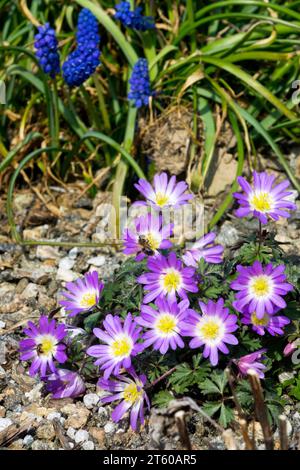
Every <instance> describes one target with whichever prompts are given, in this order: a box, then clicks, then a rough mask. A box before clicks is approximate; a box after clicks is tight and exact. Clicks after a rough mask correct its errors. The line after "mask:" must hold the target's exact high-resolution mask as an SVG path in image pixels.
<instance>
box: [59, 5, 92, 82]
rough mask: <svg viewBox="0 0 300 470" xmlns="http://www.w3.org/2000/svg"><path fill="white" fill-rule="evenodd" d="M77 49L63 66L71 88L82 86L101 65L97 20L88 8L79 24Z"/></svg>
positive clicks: (81, 13)
mask: <svg viewBox="0 0 300 470" xmlns="http://www.w3.org/2000/svg"><path fill="white" fill-rule="evenodd" d="M76 38H77V48H76V49H75V51H73V52H71V54H70V55H69V56H68V57H67V59H66V61H65V62H64V64H63V66H62V72H63V78H64V80H65V82H66V83H67V85H68V86H69V87H75V86H80V85H82V84H83V83H84V82H85V81H86V80H87V79H88V78H89V77H90V76H91V75H93V73H94V72H95V71H96V69H97V67H98V66H99V65H100V55H101V53H100V50H99V43H100V36H99V32H98V21H97V18H96V17H95V16H94V15H93V14H92V13H91V12H90V11H89V10H88V9H86V8H84V9H83V10H81V12H80V13H79V16H78V24H77V33H76Z"/></svg>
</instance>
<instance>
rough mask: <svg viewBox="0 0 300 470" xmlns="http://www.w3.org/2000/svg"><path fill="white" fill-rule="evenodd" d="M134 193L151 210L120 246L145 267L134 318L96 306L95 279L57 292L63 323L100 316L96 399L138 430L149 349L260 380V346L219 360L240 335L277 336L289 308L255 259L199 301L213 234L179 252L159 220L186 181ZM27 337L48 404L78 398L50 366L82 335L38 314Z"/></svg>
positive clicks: (215, 253)
mask: <svg viewBox="0 0 300 470" xmlns="http://www.w3.org/2000/svg"><path fill="white" fill-rule="evenodd" d="M255 178H256V179H257V175H256V177H255ZM263 181H264V182H265V184H266V185H268V187H269V188H271V186H272V184H273V178H272V177H269V176H268V175H265V176H263ZM243 184H244V183H243ZM247 184H248V183H247ZM244 187H245V184H244ZM249 187H250V186H249ZM278 187H279V188H282V186H281V185H279V186H277V187H273V188H272V191H273V192H272V194H273V197H275V196H274V195H275V194H279V193H280V191H281V190H280V189H279V190H278ZM136 188H137V189H138V190H139V191H140V193H141V194H142V195H143V196H144V197H145V199H146V201H138V202H137V203H136V205H137V206H143V208H144V209H145V210H146V211H147V213H146V215H142V216H138V217H137V218H136V220H135V221H134V229H126V230H125V231H124V234H123V241H124V253H125V254H128V255H134V256H135V261H136V262H140V261H142V260H144V261H143V262H142V263H141V264H139V265H137V266H141V267H142V270H141V271H139V276H138V277H137V279H136V283H137V284H136V286H135V287H137V286H142V287H143V289H141V288H140V295H141V298H140V300H141V301H140V303H139V307H138V310H139V312H136V311H134V310H132V312H133V313H129V312H127V309H126V311H125V312H124V311H123V310H122V309H118V314H111V313H107V314H106V313H104V312H103V311H102V307H101V304H102V301H103V297H104V299H105V295H104V294H103V292H102V291H103V290H104V289H105V286H104V284H103V283H102V282H100V281H99V278H98V274H97V273H96V272H91V273H87V274H86V275H85V277H84V279H78V280H77V281H76V282H73V283H72V282H71V283H67V284H66V290H65V291H64V292H63V293H62V295H63V297H64V299H62V300H60V304H61V305H62V306H63V307H64V308H65V310H66V311H67V313H68V314H69V317H73V316H75V315H78V314H81V313H85V314H86V315H88V314H89V313H91V312H93V311H95V309H97V312H98V313H99V316H98V318H99V320H98V321H99V326H97V327H95V328H93V335H94V340H93V342H90V343H89V347H88V348H87V350H86V354H87V357H88V358H89V359H90V358H94V359H90V360H91V361H94V365H95V366H96V367H97V371H98V372H99V373H100V378H99V380H98V386H99V387H101V388H102V389H103V390H105V391H107V392H108V395H107V396H105V397H104V398H102V402H103V403H111V402H114V401H118V404H117V406H116V408H115V409H114V410H113V412H112V419H113V420H115V421H119V420H120V419H121V418H122V417H123V416H124V414H125V413H127V412H129V411H130V424H131V427H132V428H133V429H134V430H136V429H137V427H138V422H140V423H144V408H145V406H146V407H147V408H148V409H149V407H150V404H149V399H148V396H147V393H146V389H147V387H149V386H147V385H146V376H145V375H144V374H141V375H139V374H138V373H137V372H136V370H140V368H141V367H143V358H144V357H146V356H147V350H149V349H150V351H152V350H154V351H156V353H159V354H161V355H163V356H164V355H166V354H168V353H170V352H171V351H176V350H178V351H177V352H179V351H180V350H182V349H183V348H189V349H190V350H196V351H199V352H201V353H202V357H203V358H204V359H208V360H209V362H210V364H211V366H213V367H214V366H217V365H218V364H219V363H220V362H221V360H223V361H224V360H225V361H226V362H227V363H228V362H229V365H231V366H232V367H234V368H235V369H237V371H238V372H237V377H240V376H246V375H247V373H248V371H249V370H250V369H252V370H254V371H255V372H256V373H257V374H258V376H259V377H261V378H263V377H264V373H265V372H266V369H267V368H266V365H265V364H264V363H263V362H262V361H264V360H265V359H266V356H265V353H266V352H267V349H266V348H261V349H258V350H257V351H254V352H253V349H250V353H249V354H246V355H242V356H241V357H239V356H240V354H236V355H235V356H233V357H232V356H231V359H230V358H229V360H226V359H225V357H224V356H226V355H227V356H228V355H229V354H230V352H231V351H235V350H236V349H235V348H237V346H238V344H239V343H240V341H241V338H242V336H243V334H244V332H245V330H247V331H249V332H252V333H251V334H252V335H253V332H254V334H258V335H259V336H264V335H266V333H269V334H270V335H271V336H276V335H283V334H284V328H285V326H286V325H288V324H289V322H290V320H289V318H288V317H286V316H285V315H282V314H281V310H282V309H284V308H285V307H286V300H285V296H286V295H287V294H288V293H289V292H291V291H292V289H293V286H292V285H291V284H290V283H289V282H288V281H287V277H286V273H285V266H284V265H283V264H276V265H275V264H274V263H268V264H265V265H264V264H262V263H261V262H260V261H258V260H256V261H254V262H253V264H252V265H250V266H242V265H237V267H236V270H235V271H232V272H231V275H232V276H233V277H232V278H233V280H232V278H231V282H228V286H229V285H230V287H228V290H227V291H226V292H227V293H225V295H224V296H223V297H224V298H223V297H222V296H219V297H217V296H215V297H214V300H212V299H207V298H204V297H203V296H202V292H203V291H202V288H201V286H202V284H203V282H204V274H203V271H202V270H201V269H202V267H203V263H204V264H205V263H206V264H205V266H206V268H207V269H208V270H209V269H210V268H211V267H212V266H213V265H220V264H221V263H222V261H223V260H222V257H223V251H224V249H223V247H222V246H221V245H218V244H215V242H216V234H215V233H207V234H206V235H204V236H203V237H201V238H200V239H198V240H196V242H195V243H194V244H193V246H192V247H191V248H189V249H186V250H185V251H184V252H183V253H181V251H180V250H176V251H175V249H174V248H173V243H172V241H171V239H170V238H171V236H172V234H173V230H174V225H173V224H171V223H167V224H165V223H164V210H166V209H170V208H171V209H173V210H174V208H177V209H178V208H180V207H181V206H182V205H185V204H188V203H189V201H190V200H191V198H192V195H191V194H188V192H187V189H188V187H187V184H186V183H184V182H177V181H176V178H175V177H174V176H172V177H171V178H168V176H167V174H166V173H161V174H157V175H155V176H154V182H153V186H152V185H151V184H150V183H148V182H147V181H145V180H143V179H141V180H139V182H138V184H136ZM285 188H286V185H285ZM260 189H262V186H260ZM251 191H252V192H255V189H251ZM249 192H250V190H249ZM284 194H286V193H284ZM242 201H244V199H242ZM243 203H244V202H243ZM284 204H285V203H284ZM278 207H279V206H277V209H278ZM247 214H248V212H247ZM272 214H273V218H274V213H272ZM281 215H282V216H283V213H282V212H281ZM287 215H289V214H287V213H285V216H287ZM210 265H211V266H210ZM144 266H145V267H146V268H145V269H146V270H145V271H144V272H143V269H144ZM232 266H234V264H232ZM217 268H218V266H217ZM231 269H232V268H231ZM140 273H141V274H140ZM230 289H231V291H230ZM142 290H144V295H143V294H142ZM120 295H121V293H120ZM233 298H234V300H233ZM198 306H199V307H198ZM103 310H104V309H103ZM102 313H104V315H103V316H102ZM69 330H70V331H69ZM73 330H74V331H73ZM24 332H25V334H26V335H27V336H28V338H27V339H24V340H23V341H21V343H20V350H21V359H22V360H24V361H32V363H31V367H30V374H31V375H35V374H36V373H38V372H39V373H40V375H41V377H42V378H43V380H44V381H45V382H46V389H47V391H49V392H51V393H52V395H53V397H54V398H61V397H69V396H78V395H80V394H82V393H84V389H85V386H84V383H83V381H82V378H81V377H80V376H79V375H78V373H77V372H74V371H71V370H67V369H62V368H60V367H58V368H57V367H56V364H55V361H57V362H58V363H61V364H63V363H65V362H66V360H67V357H66V353H65V350H66V347H68V346H70V344H71V343H70V341H71V342H72V340H74V338H75V340H76V338H77V337H79V338H80V337H82V334H84V330H82V329H81V328H78V327H76V328H75V329H74V328H72V327H70V326H69V327H65V326H64V325H63V324H58V325H57V324H56V322H55V320H48V319H47V318H46V317H45V316H42V317H41V319H40V322H39V325H38V326H35V325H34V324H33V323H31V322H30V323H29V325H28V328H27V329H25V330H24ZM293 350H294V346H292V345H290V344H289V345H288V346H287V347H286V348H285V352H284V354H286V355H288V354H290V353H291V352H292V351H293ZM246 352H247V350H246ZM144 353H145V356H144ZM233 354H234V352H233ZM148 355H149V352H148ZM222 356H223V359H222ZM48 372H49V374H48Z"/></svg>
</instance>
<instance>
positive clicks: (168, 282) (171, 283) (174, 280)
mask: <svg viewBox="0 0 300 470" xmlns="http://www.w3.org/2000/svg"><path fill="white" fill-rule="evenodd" d="M180 282H181V275H180V273H179V272H178V271H175V270H172V271H169V272H168V273H167V274H165V275H164V279H163V284H164V288H165V290H166V291H167V292H168V293H169V292H172V290H173V289H175V290H176V289H177V288H178V287H179V284H180Z"/></svg>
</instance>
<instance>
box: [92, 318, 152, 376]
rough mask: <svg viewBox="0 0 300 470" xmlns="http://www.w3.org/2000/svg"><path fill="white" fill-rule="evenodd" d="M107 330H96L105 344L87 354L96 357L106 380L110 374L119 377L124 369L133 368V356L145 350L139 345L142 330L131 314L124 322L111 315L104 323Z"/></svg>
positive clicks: (94, 347) (96, 362)
mask: <svg viewBox="0 0 300 470" xmlns="http://www.w3.org/2000/svg"><path fill="white" fill-rule="evenodd" d="M103 326H104V328H105V330H100V328H94V330H93V333H94V335H95V336H97V338H99V339H100V340H101V341H103V343H106V344H101V345H98V346H91V347H90V348H88V350H87V354H89V355H90V356H93V357H96V358H97V360H96V361H95V365H97V366H98V365H101V370H103V371H104V378H105V379H108V377H109V376H110V374H112V373H113V374H115V375H117V374H118V373H119V371H120V369H121V368H122V367H124V368H125V369H128V368H129V367H130V366H131V356H136V355H137V354H138V353H139V352H141V351H142V350H143V345H142V344H138V343H137V341H138V340H139V338H140V332H141V328H136V323H135V322H134V319H133V318H132V315H131V313H128V314H127V316H126V318H125V320H124V322H122V320H121V318H120V317H118V316H112V315H111V314H109V315H107V316H106V317H105V320H104V321H103Z"/></svg>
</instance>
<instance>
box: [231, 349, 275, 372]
mask: <svg viewBox="0 0 300 470" xmlns="http://www.w3.org/2000/svg"><path fill="white" fill-rule="evenodd" d="M266 351H267V350H266V349H259V350H258V351H255V352H253V353H251V354H247V355H246V356H242V357H240V358H239V359H234V360H233V362H234V364H236V366H237V367H238V369H239V371H240V373H241V375H244V376H245V375H247V374H248V371H249V369H253V370H255V372H256V373H257V375H258V377H260V378H261V379H263V378H264V376H265V375H264V373H263V371H264V370H265V369H266V366H265V365H264V364H262V363H261V362H259V361H263V360H264V359H266V358H265V356H263V354H264V353H265V352H266Z"/></svg>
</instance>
